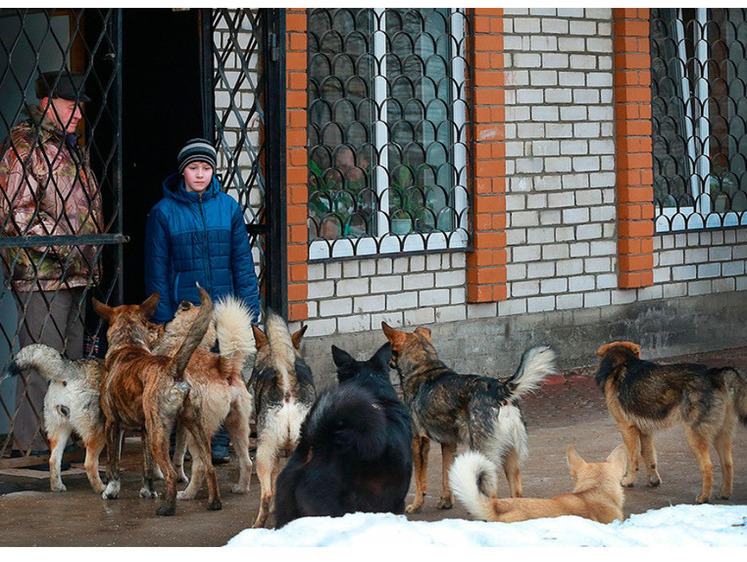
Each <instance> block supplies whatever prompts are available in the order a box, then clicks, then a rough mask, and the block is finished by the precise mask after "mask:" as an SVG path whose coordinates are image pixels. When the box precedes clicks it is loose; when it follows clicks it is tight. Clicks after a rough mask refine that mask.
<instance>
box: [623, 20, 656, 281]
mask: <svg viewBox="0 0 747 562" xmlns="http://www.w3.org/2000/svg"><path fill="white" fill-rule="evenodd" d="M613 17H614V37H615V53H616V54H615V118H616V123H617V229H618V241H617V253H618V286H619V287H620V288H623V289H632V288H636V287H646V286H649V285H652V284H653V282H654V274H653V266H654V254H653V251H654V239H653V235H654V221H653V217H654V188H653V181H654V174H653V155H652V141H651V53H650V50H649V10H648V9H647V8H615V9H614V10H613Z"/></svg>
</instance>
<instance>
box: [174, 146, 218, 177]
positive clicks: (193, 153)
mask: <svg viewBox="0 0 747 562" xmlns="http://www.w3.org/2000/svg"><path fill="white" fill-rule="evenodd" d="M217 158H218V155H217V153H216V152H215V148H214V147H213V145H212V144H210V142H209V141H207V140H205V139H192V140H190V141H188V142H187V144H185V145H184V148H182V149H181V150H180V151H179V155H178V156H177V157H176V160H177V162H178V164H179V173H181V172H183V171H184V168H186V167H187V165H188V164H191V163H192V162H207V163H208V164H210V165H211V166H212V167H213V170H215V168H216V165H217Z"/></svg>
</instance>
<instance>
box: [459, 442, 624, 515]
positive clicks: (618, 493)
mask: <svg viewBox="0 0 747 562" xmlns="http://www.w3.org/2000/svg"><path fill="white" fill-rule="evenodd" d="M566 456H567V459H568V468H569V469H570V472H571V477H572V478H573V480H574V481H575V482H576V486H575V487H574V488H573V492H571V493H570V494H560V495H558V496H555V497H553V498H550V499H541V498H506V499H499V498H498V497H497V491H498V479H497V477H496V474H495V466H494V465H493V463H491V462H490V461H489V460H488V459H487V458H486V457H485V456H483V455H482V454H480V453H478V452H476V451H470V452H467V453H465V454H463V455H460V456H458V457H457V458H456V460H455V461H454V464H453V466H452V467H451V473H450V475H449V480H450V482H451V487H452V489H453V490H454V494H455V495H456V497H457V499H458V500H459V501H460V502H462V503H463V504H464V506H465V507H466V508H467V511H469V512H470V514H472V516H473V517H475V518H477V519H483V520H485V521H502V522H504V523H512V522H514V521H526V520H528V519H539V518H540V517H560V516H561V515H578V516H579V517H584V518H586V519H592V520H593V521H598V522H600V523H612V521H614V520H616V519H619V520H622V519H623V511H622V508H623V503H624V499H625V497H624V494H623V488H622V484H620V479H621V478H622V475H623V473H624V472H625V466H626V463H627V461H626V459H625V447H624V446H623V445H618V446H617V448H616V449H615V450H614V451H612V453H611V454H610V455H609V456H608V457H607V460H606V461H604V462H600V463H587V462H586V461H584V459H582V458H581V456H580V455H579V454H578V453H577V452H576V449H574V448H573V446H572V445H569V446H568V450H567V452H566Z"/></svg>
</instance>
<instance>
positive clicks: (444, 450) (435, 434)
mask: <svg viewBox="0 0 747 562" xmlns="http://www.w3.org/2000/svg"><path fill="white" fill-rule="evenodd" d="M381 326H382V329H383V330H384V334H385V335H386V337H387V339H388V340H389V342H390V343H391V344H392V363H393V366H394V367H395V368H396V369H397V372H398V373H399V375H400V377H401V380H402V391H403V394H404V398H405V403H406V404H407V405H408V407H409V408H410V414H411V415H412V418H413V423H414V435H415V436H414V439H413V461H414V469H415V498H414V500H413V502H412V503H411V504H410V505H408V506H407V508H406V509H405V511H406V512H407V513H410V512H413V511H417V510H419V509H420V508H421V507H422V506H423V501H424V497H425V492H426V474H427V470H428V451H429V449H430V441H431V439H433V440H435V441H437V442H438V443H440V444H441V456H442V472H441V487H442V491H441V499H440V500H439V502H438V508H439V509H450V508H451V507H452V506H453V503H454V498H453V495H452V494H451V491H450V488H449V482H448V479H449V468H450V467H451V464H452V462H453V461H454V454H455V453H456V449H457V446H458V445H460V444H463V443H464V444H467V445H468V446H469V448H470V449H473V450H477V451H480V452H481V453H483V454H484V455H485V456H487V457H488V458H489V459H490V460H492V461H493V462H494V463H495V464H496V465H497V466H501V467H503V471H504V472H505V474H506V478H507V479H508V484H509V488H510V491H511V496H513V497H521V495H522V488H521V472H520V465H521V463H522V462H523V461H524V459H525V458H526V457H527V455H528V449H527V442H526V441H527V436H526V427H525V425H524V420H523V418H522V416H521V410H520V409H519V406H518V399H519V397H521V396H522V395H524V394H526V393H527V392H530V391H531V390H534V389H535V388H536V387H537V385H538V384H539V383H540V382H541V381H542V379H544V378H545V377H547V376H548V375H551V374H553V373H555V357H556V352H555V350H553V349H552V348H550V347H548V346H537V347H532V348H530V349H528V350H526V351H525V352H524V355H523V356H522V358H521V364H520V365H519V368H518V370H517V371H516V373H515V374H514V375H513V376H512V377H510V378H508V379H505V380H499V379H495V378H490V377H481V376H478V375H461V374H457V373H456V372H455V371H453V370H452V369H450V368H449V367H447V366H446V365H445V364H444V363H443V362H442V361H440V360H439V359H438V354H437V353H436V349H435V348H434V347H433V343H432V341H431V331H430V330H429V329H428V328H422V327H419V328H416V329H415V331H414V332H412V333H405V332H401V331H399V330H395V329H394V328H391V327H390V326H388V325H387V324H386V323H385V322H382V323H381Z"/></svg>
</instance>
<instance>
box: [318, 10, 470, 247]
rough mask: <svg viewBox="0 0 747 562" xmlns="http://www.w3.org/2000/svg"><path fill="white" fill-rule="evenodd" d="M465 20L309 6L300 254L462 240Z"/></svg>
mask: <svg viewBox="0 0 747 562" xmlns="http://www.w3.org/2000/svg"><path fill="white" fill-rule="evenodd" d="M469 40H470V19H469V18H468V17H467V15H466V13H465V12H464V11H463V10H455V9H404V8H396V9H394V8H393V9H377V8H374V9H371V8H366V9H313V10H309V11H308V67H309V71H308V72H309V204H308V217H309V220H308V224H309V240H310V241H311V247H310V257H311V258H312V259H315V258H327V257H337V256H351V255H365V254H376V253H390V252H405V251H418V250H426V249H447V248H455V247H458V248H464V247H466V246H467V244H468V242H469V236H468V232H469V227H468V213H467V210H468V173H467V170H468V162H469V146H468V141H469V139H468V123H469V122H470V120H471V115H470V111H471V104H470V103H469V100H468V92H469V88H468V79H469V64H468V60H467V57H466V52H467V48H466V47H467V42H468V41H469Z"/></svg>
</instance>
